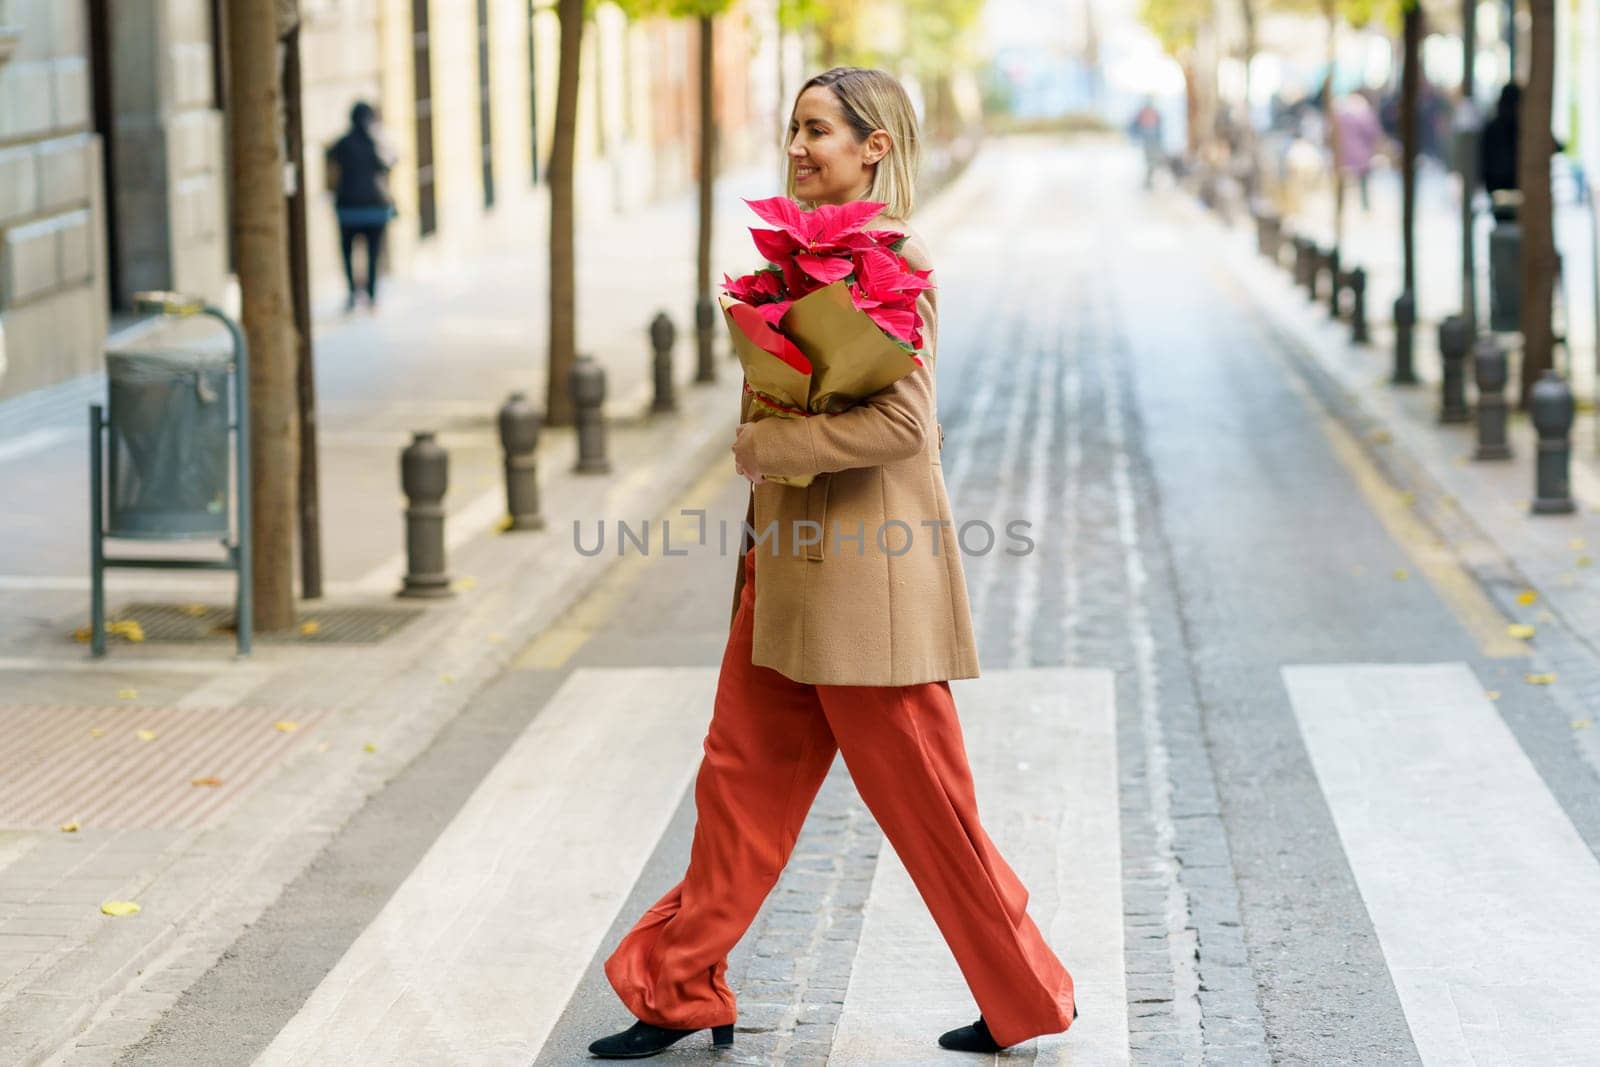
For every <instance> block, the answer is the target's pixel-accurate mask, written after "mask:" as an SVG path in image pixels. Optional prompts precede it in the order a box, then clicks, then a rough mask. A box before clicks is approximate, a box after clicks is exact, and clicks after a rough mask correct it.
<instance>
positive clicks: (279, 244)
mask: <svg viewBox="0 0 1600 1067" xmlns="http://www.w3.org/2000/svg"><path fill="white" fill-rule="evenodd" d="M228 74H229V82H228V110H229V111H230V113H231V114H230V116H229V122H228V131H229V147H230V150H231V153H232V156H233V160H232V163H233V173H232V179H233V189H232V192H233V195H232V197H231V198H230V199H231V204H232V224H233V240H234V248H235V254H236V257H237V259H236V265H237V269H238V272H239V289H240V292H241V295H242V297H243V305H244V308H243V314H242V316H241V319H242V323H241V324H242V325H243V327H244V332H245V338H246V341H247V343H248V344H249V346H250V455H251V464H250V493H251V505H252V506H251V524H250V536H251V537H252V538H253V541H254V544H253V549H254V556H255V567H254V572H255V573H254V581H253V583H252V586H251V589H252V593H253V597H254V610H253V611H252V614H251V620H252V624H253V625H254V627H255V628H256V629H257V630H258V631H263V632H271V631H274V630H286V629H288V628H289V627H290V626H292V625H293V624H294V530H295V510H296V509H295V504H296V500H295V497H296V494H295V485H296V482H297V481H298V479H299V456H298V451H299V450H298V448H297V447H296V436H297V426H296V423H297V421H298V420H297V419H296V411H297V408H298V403H297V397H296V388H295V376H296V347H297V340H296V335H295V329H294V308H293V304H292V302H291V299H290V295H289V248H288V221H287V218H286V213H285V211H284V189H283V152H282V147H281V145H280V143H279V139H278V102H279V92H278V19H277V3H276V2H275V0H229V2H228Z"/></svg>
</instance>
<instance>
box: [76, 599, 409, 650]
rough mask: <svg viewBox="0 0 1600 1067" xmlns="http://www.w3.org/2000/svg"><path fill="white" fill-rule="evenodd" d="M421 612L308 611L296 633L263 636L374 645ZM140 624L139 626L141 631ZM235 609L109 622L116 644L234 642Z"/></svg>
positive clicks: (185, 607) (146, 614)
mask: <svg viewBox="0 0 1600 1067" xmlns="http://www.w3.org/2000/svg"><path fill="white" fill-rule="evenodd" d="M421 614H422V612H421V610H419V609H416V608H391V607H376V606H350V607H337V608H326V609H322V610H310V611H302V612H301V614H300V617H299V619H298V620H297V621H296V623H295V625H294V627H293V628H292V629H289V630H286V631H283V632H281V633H258V634H256V640H258V641H261V642H265V643H272V644H308V645H374V644H377V643H378V642H380V641H382V640H384V639H385V638H387V637H389V636H390V635H391V634H394V633H396V632H397V631H399V630H401V629H402V628H404V627H406V626H408V625H410V623H411V622H412V621H413V620H414V619H416V617H417V616H418V615H421ZM135 624H136V625H135ZM233 626H234V612H233V608H232V607H222V606H219V605H216V604H130V605H128V606H127V607H125V608H123V609H122V610H121V611H119V612H117V613H116V614H115V615H113V616H111V618H110V619H109V620H108V622H107V629H108V630H109V631H110V632H111V635H112V639H113V640H116V638H117V636H118V635H120V636H122V637H129V636H130V635H132V634H137V635H138V638H139V639H140V640H143V641H161V642H173V643H191V644H192V643H196V642H203V641H232V640H233V633H234V631H233Z"/></svg>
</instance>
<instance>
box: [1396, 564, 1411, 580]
mask: <svg viewBox="0 0 1600 1067" xmlns="http://www.w3.org/2000/svg"><path fill="white" fill-rule="evenodd" d="M1409 577H1411V574H1410V572H1409V571H1407V570H1406V569H1405V568H1404V567H1396V568H1395V569H1394V580H1395V581H1397V582H1403V581H1405V580H1406V579H1407V578H1409Z"/></svg>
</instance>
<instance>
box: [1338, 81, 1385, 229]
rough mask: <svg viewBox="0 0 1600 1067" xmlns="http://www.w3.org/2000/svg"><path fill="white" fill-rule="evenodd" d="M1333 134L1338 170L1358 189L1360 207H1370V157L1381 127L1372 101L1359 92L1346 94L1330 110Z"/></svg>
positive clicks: (1380, 137)
mask: <svg viewBox="0 0 1600 1067" xmlns="http://www.w3.org/2000/svg"><path fill="white" fill-rule="evenodd" d="M1333 120H1334V137H1335V138H1337V141H1336V150H1337V152H1338V153H1339V169H1340V171H1342V172H1343V174H1344V176H1345V179H1346V180H1347V181H1348V180H1350V179H1352V178H1353V179H1354V180H1355V183H1356V187H1357V188H1358V189H1360V190H1361V210H1362V211H1369V210H1371V208H1372V199H1371V195H1370V193H1369V191H1368V188H1367V186H1368V184H1369V183H1368V180H1367V179H1368V178H1369V177H1370V176H1371V174H1372V159H1373V156H1375V155H1376V154H1377V151H1378V145H1379V144H1380V143H1382V141H1383V127H1382V126H1381V125H1379V123H1378V113H1377V111H1376V110H1374V109H1373V106H1372V102H1371V101H1370V100H1368V99H1367V98H1366V96H1365V95H1364V94H1362V93H1359V92H1355V93H1350V94H1349V95H1348V96H1345V97H1344V98H1343V99H1341V100H1340V101H1339V104H1338V106H1337V107H1336V108H1335V109H1334V117H1333Z"/></svg>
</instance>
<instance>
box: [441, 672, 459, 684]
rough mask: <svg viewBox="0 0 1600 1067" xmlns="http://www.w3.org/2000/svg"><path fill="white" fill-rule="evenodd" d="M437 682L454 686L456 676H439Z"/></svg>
mask: <svg viewBox="0 0 1600 1067" xmlns="http://www.w3.org/2000/svg"><path fill="white" fill-rule="evenodd" d="M439 681H441V682H443V683H444V684H445V685H455V684H456V676H455V675H453V674H441V675H439Z"/></svg>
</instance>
